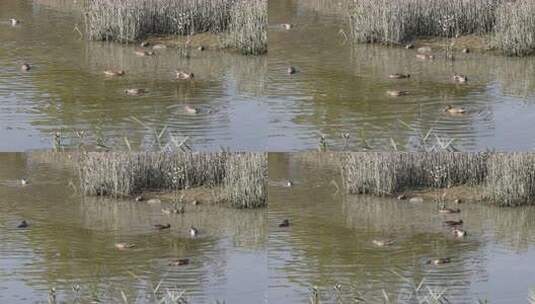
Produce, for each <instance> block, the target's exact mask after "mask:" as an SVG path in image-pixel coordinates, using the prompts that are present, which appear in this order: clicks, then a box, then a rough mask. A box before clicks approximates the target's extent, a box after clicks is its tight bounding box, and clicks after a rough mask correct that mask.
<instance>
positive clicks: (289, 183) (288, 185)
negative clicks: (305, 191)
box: [286, 180, 294, 188]
mask: <svg viewBox="0 0 535 304" xmlns="http://www.w3.org/2000/svg"><path fill="white" fill-rule="evenodd" d="M293 185H294V183H293V182H292V181H291V180H288V182H286V187H288V188H291V187H292V186H293Z"/></svg>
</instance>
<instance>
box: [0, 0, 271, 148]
mask: <svg viewBox="0 0 535 304" xmlns="http://www.w3.org/2000/svg"><path fill="white" fill-rule="evenodd" d="M44 2H45V3H48V2H52V3H55V2H54V1H44ZM60 2H61V1H60ZM69 11H70V13H69ZM76 16H77V14H75V13H73V12H72V10H68V9H64V7H63V6H62V5H61V4H60V7H59V8H58V6H57V5H56V6H53V7H52V6H49V5H40V4H37V3H34V2H33V1H30V0H23V1H17V0H4V1H1V2H0V21H1V22H0V38H1V40H2V44H1V45H0V105H1V106H0V151H21V150H28V149H36V148H50V147H51V146H52V137H53V136H52V134H54V133H55V132H57V131H61V132H62V144H63V145H65V146H67V147H73V146H74V147H76V146H78V144H79V143H80V142H82V143H86V144H91V143H93V144H94V143H95V142H96V141H97V140H98V141H102V140H104V142H105V144H106V145H108V146H111V147H114V148H125V141H124V138H125V137H127V138H128V140H129V141H130V144H131V145H132V147H133V148H135V149H137V148H138V147H141V148H144V149H147V148H150V146H151V144H152V143H153V141H154V129H157V130H158V132H159V130H161V129H162V128H163V127H165V126H167V127H168V129H167V130H168V132H167V134H165V136H164V137H163V141H164V142H166V141H168V140H169V136H171V135H174V136H175V137H177V138H182V137H185V136H189V137H190V139H191V144H192V145H193V146H194V148H197V149H202V150H219V149H220V147H221V146H223V147H232V149H236V150H265V149H264V147H265V146H266V141H265V139H266V136H265V134H263V132H262V131H261V130H262V129H256V128H255V126H258V125H267V124H268V123H269V118H268V116H267V111H266V110H265V107H266V106H265V105H264V104H263V103H262V102H261V100H262V97H261V96H262V95H263V91H264V82H265V81H264V80H265V79H264V78H265V73H266V70H267V65H266V63H267V60H266V56H241V55H238V54H233V53H230V52H222V51H213V50H207V51H205V52H200V51H192V52H191V53H190V56H189V58H187V57H185V56H181V55H179V54H178V51H177V50H176V49H166V50H160V51H156V52H157V54H156V56H153V57H138V56H136V55H135V54H134V50H135V48H136V47H135V46H124V45H119V44H114V43H100V42H88V41H85V40H82V39H80V35H79V33H78V32H77V31H76V30H74V29H75V27H76V28H78V29H80V30H83V21H81V20H79V18H77V17H76ZM9 18H17V19H20V20H21V21H22V23H21V24H20V25H17V26H15V27H12V26H11V24H10V23H9V21H8V20H9ZM23 62H28V63H30V64H31V65H32V66H33V68H32V70H31V71H30V72H28V73H23V72H21V71H20V69H19V67H20V65H21V64H22V63H23ZM106 69H124V70H125V71H126V75H125V76H124V77H121V78H110V77H105V76H104V74H103V71H104V70H106ZM176 69H185V70H187V71H192V72H194V74H195V80H194V81H191V82H188V81H184V82H177V81H176V80H174V77H175V75H174V71H175V70H176ZM127 88H143V89H146V90H148V94H146V95H144V96H139V97H128V96H126V95H125V94H124V90H125V89H127ZM185 105H190V106H192V107H196V108H197V109H198V110H199V113H198V114H196V115H191V114H188V113H187V111H185V110H184V107H185ZM250 113H254V115H250ZM132 117H135V118H137V119H139V120H141V121H142V122H143V123H144V124H145V125H146V126H143V125H140V124H139V123H137V122H135V121H133V120H132ZM76 131H85V134H84V135H83V136H82V137H80V136H78V135H79V134H80V133H79V132H76ZM77 134H78V135H77Z"/></svg>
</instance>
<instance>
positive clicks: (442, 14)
mask: <svg viewBox="0 0 535 304" xmlns="http://www.w3.org/2000/svg"><path fill="white" fill-rule="evenodd" d="M534 12H535V4H534V3H533V1H531V0H519V1H507V0H451V1H442V0H398V1H390V0H379V1H376V0H357V1H355V2H354V5H353V7H352V8H351V10H350V27H351V33H352V36H353V38H354V40H355V41H357V42H359V43H383V44H388V45H397V44H404V43H407V42H409V41H411V40H414V39H415V38H417V37H422V36H433V37H446V38H454V37H458V36H462V35H470V34H476V35H489V36H490V37H491V40H492V41H491V45H492V46H494V47H495V48H497V49H498V50H500V51H501V52H503V53H504V54H507V55H527V54H530V53H532V52H533V50H534V49H535V34H534V29H535V17H534V16H535V14H534Z"/></svg>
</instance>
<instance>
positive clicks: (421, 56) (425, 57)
mask: <svg viewBox="0 0 535 304" xmlns="http://www.w3.org/2000/svg"><path fill="white" fill-rule="evenodd" d="M416 58H418V59H422V60H433V59H435V56H433V55H429V54H416Z"/></svg>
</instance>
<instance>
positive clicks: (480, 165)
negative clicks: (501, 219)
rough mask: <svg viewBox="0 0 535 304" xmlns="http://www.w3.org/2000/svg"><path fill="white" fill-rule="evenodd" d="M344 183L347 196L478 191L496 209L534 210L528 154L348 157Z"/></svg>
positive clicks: (533, 170) (533, 172)
mask: <svg viewBox="0 0 535 304" xmlns="http://www.w3.org/2000/svg"><path fill="white" fill-rule="evenodd" d="M341 168H342V170H341V171H342V178H343V181H344V184H345V188H346V190H347V192H348V193H351V194H372V195H378V196H393V195H396V194H399V193H403V192H409V191H413V190H415V189H420V188H432V189H446V188H452V187H456V186H469V187H471V188H472V189H474V191H476V190H475V189H476V188H477V192H478V195H477V197H480V198H481V200H482V201H485V202H490V203H494V204H497V205H500V206H518V205H532V204H535V154H532V153H503V154H502V153H348V154H345V155H344V156H343V161H342V165H341Z"/></svg>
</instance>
